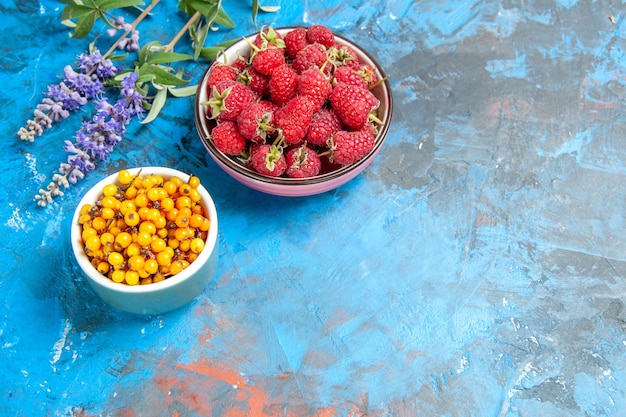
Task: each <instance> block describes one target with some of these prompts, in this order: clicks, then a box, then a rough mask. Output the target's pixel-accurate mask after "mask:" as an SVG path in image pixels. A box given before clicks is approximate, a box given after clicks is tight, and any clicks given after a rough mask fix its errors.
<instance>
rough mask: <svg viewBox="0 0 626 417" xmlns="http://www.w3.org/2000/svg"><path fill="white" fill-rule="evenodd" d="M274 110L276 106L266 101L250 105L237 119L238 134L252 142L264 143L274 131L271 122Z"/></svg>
mask: <svg viewBox="0 0 626 417" xmlns="http://www.w3.org/2000/svg"><path fill="white" fill-rule="evenodd" d="M276 109H278V106H276V105H275V104H274V103H272V102H271V101H267V100H264V101H261V102H259V103H252V104H250V105H249V106H248V107H246V108H245V109H243V110H242V111H241V113H239V117H238V118H237V125H238V126H239V132H240V133H241V134H242V135H243V137H245V138H246V139H248V140H251V141H252V142H255V143H263V142H265V141H266V140H267V138H268V137H270V136H271V135H273V133H274V131H275V129H274V127H273V126H272V124H271V122H272V119H273V116H274V111H275V110H276Z"/></svg>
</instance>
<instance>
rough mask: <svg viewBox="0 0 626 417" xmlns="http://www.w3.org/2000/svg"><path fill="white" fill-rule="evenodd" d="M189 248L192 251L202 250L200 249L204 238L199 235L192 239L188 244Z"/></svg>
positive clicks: (202, 247)
mask: <svg viewBox="0 0 626 417" xmlns="http://www.w3.org/2000/svg"><path fill="white" fill-rule="evenodd" d="M189 249H190V250H191V251H192V252H194V253H200V252H202V249H204V239H201V238H199V237H197V238H194V239H192V240H191V243H190V245H189Z"/></svg>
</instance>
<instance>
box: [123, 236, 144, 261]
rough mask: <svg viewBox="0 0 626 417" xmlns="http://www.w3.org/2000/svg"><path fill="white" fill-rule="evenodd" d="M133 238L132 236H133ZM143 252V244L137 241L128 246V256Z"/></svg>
mask: <svg viewBox="0 0 626 417" xmlns="http://www.w3.org/2000/svg"><path fill="white" fill-rule="evenodd" d="M131 239H132V238H131ZM140 253H141V245H140V244H139V243H137V242H133V243H131V244H130V245H128V247H127V248H126V256H128V257H133V256H136V255H139V254H140Z"/></svg>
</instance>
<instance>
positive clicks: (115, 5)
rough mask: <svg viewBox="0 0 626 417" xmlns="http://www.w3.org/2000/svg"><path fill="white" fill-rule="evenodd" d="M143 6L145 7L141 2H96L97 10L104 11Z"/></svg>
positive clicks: (118, 0) (114, 0)
mask: <svg viewBox="0 0 626 417" xmlns="http://www.w3.org/2000/svg"><path fill="white" fill-rule="evenodd" d="M143 5H145V3H144V2H143V1H141V0H101V1H100V2H98V8H99V9H100V10H105V11H106V10H112V9H122V8H124V7H135V6H143Z"/></svg>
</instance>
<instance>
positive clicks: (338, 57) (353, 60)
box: [328, 44, 361, 68]
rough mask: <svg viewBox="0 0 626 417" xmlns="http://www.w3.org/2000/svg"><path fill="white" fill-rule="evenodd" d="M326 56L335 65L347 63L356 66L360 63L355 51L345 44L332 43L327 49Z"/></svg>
mask: <svg viewBox="0 0 626 417" xmlns="http://www.w3.org/2000/svg"><path fill="white" fill-rule="evenodd" d="M328 57H329V59H330V61H331V62H332V63H333V64H335V66H337V67H340V66H343V65H347V66H349V67H352V68H358V67H359V66H360V65H361V62H360V60H359V56H358V55H357V53H356V51H355V50H354V49H352V48H351V47H349V46H347V45H338V44H337V45H334V46H333V47H331V48H330V49H329V50H328Z"/></svg>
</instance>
